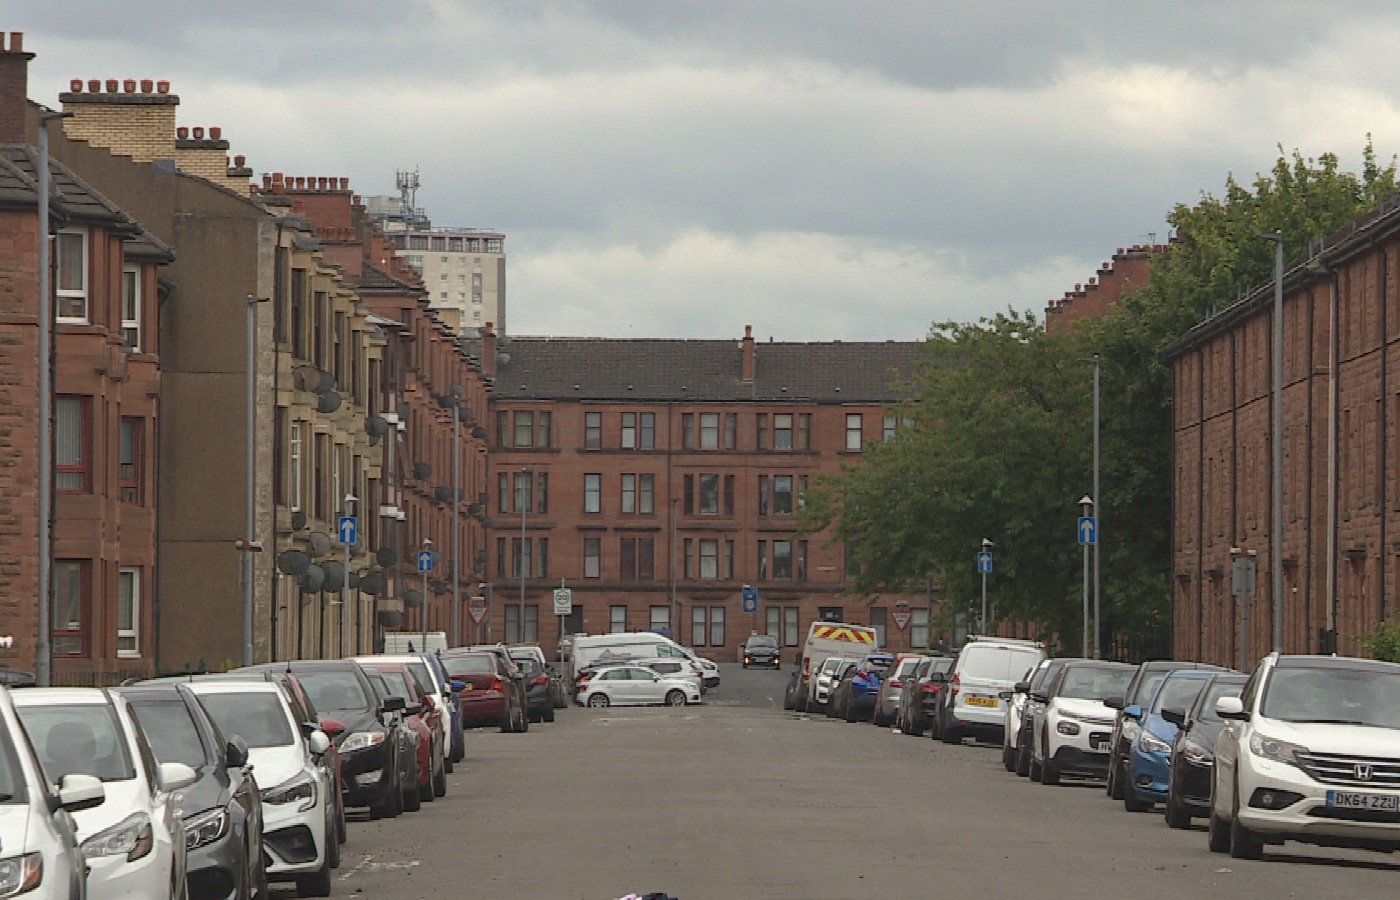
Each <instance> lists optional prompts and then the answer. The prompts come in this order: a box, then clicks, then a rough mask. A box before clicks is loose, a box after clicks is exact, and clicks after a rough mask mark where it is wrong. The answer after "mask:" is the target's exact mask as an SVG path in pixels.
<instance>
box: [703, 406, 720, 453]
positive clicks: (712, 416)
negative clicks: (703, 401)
mask: <svg viewBox="0 0 1400 900" xmlns="http://www.w3.org/2000/svg"><path fill="white" fill-rule="evenodd" d="M700 449H701V450H718V449H719V413H701V414H700Z"/></svg>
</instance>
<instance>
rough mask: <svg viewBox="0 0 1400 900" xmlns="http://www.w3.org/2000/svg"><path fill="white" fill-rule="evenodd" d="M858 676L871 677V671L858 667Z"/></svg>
mask: <svg viewBox="0 0 1400 900" xmlns="http://www.w3.org/2000/svg"><path fill="white" fill-rule="evenodd" d="M856 677H857V678H869V677H870V673H869V672H867V671H865V670H864V669H856Z"/></svg>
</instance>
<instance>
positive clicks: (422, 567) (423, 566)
mask: <svg viewBox="0 0 1400 900" xmlns="http://www.w3.org/2000/svg"><path fill="white" fill-rule="evenodd" d="M432 543H433V542H432V541H431V540H429V539H427V538H424V539H423V549H422V550H419V551H418V571H419V572H422V573H423V606H422V608H421V609H420V610H419V614H420V618H422V620H423V643H422V644H420V645H419V647H418V649H419V650H420V651H422V652H424V653H426V652H427V650H428V573H429V572H431V571H432V570H433V551H431V550H429V549H428V547H430V546H432Z"/></svg>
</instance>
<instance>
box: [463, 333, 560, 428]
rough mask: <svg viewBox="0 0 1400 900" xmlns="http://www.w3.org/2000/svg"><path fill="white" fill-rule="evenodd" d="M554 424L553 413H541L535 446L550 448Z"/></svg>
mask: <svg viewBox="0 0 1400 900" xmlns="http://www.w3.org/2000/svg"><path fill="white" fill-rule="evenodd" d="M477 315H481V314H480V313H477ZM552 422H553V414H552V413H548V412H543V411H541V412H540V417H539V426H540V427H539V428H536V429H535V446H536V447H548V446H549V428H550V425H551V424H552Z"/></svg>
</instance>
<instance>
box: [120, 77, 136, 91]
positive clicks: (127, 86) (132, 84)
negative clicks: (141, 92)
mask: <svg viewBox="0 0 1400 900" xmlns="http://www.w3.org/2000/svg"><path fill="white" fill-rule="evenodd" d="M122 91H123V93H127V94H134V93H136V79H135V78H128V79H126V80H125V81H123V82H122Z"/></svg>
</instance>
